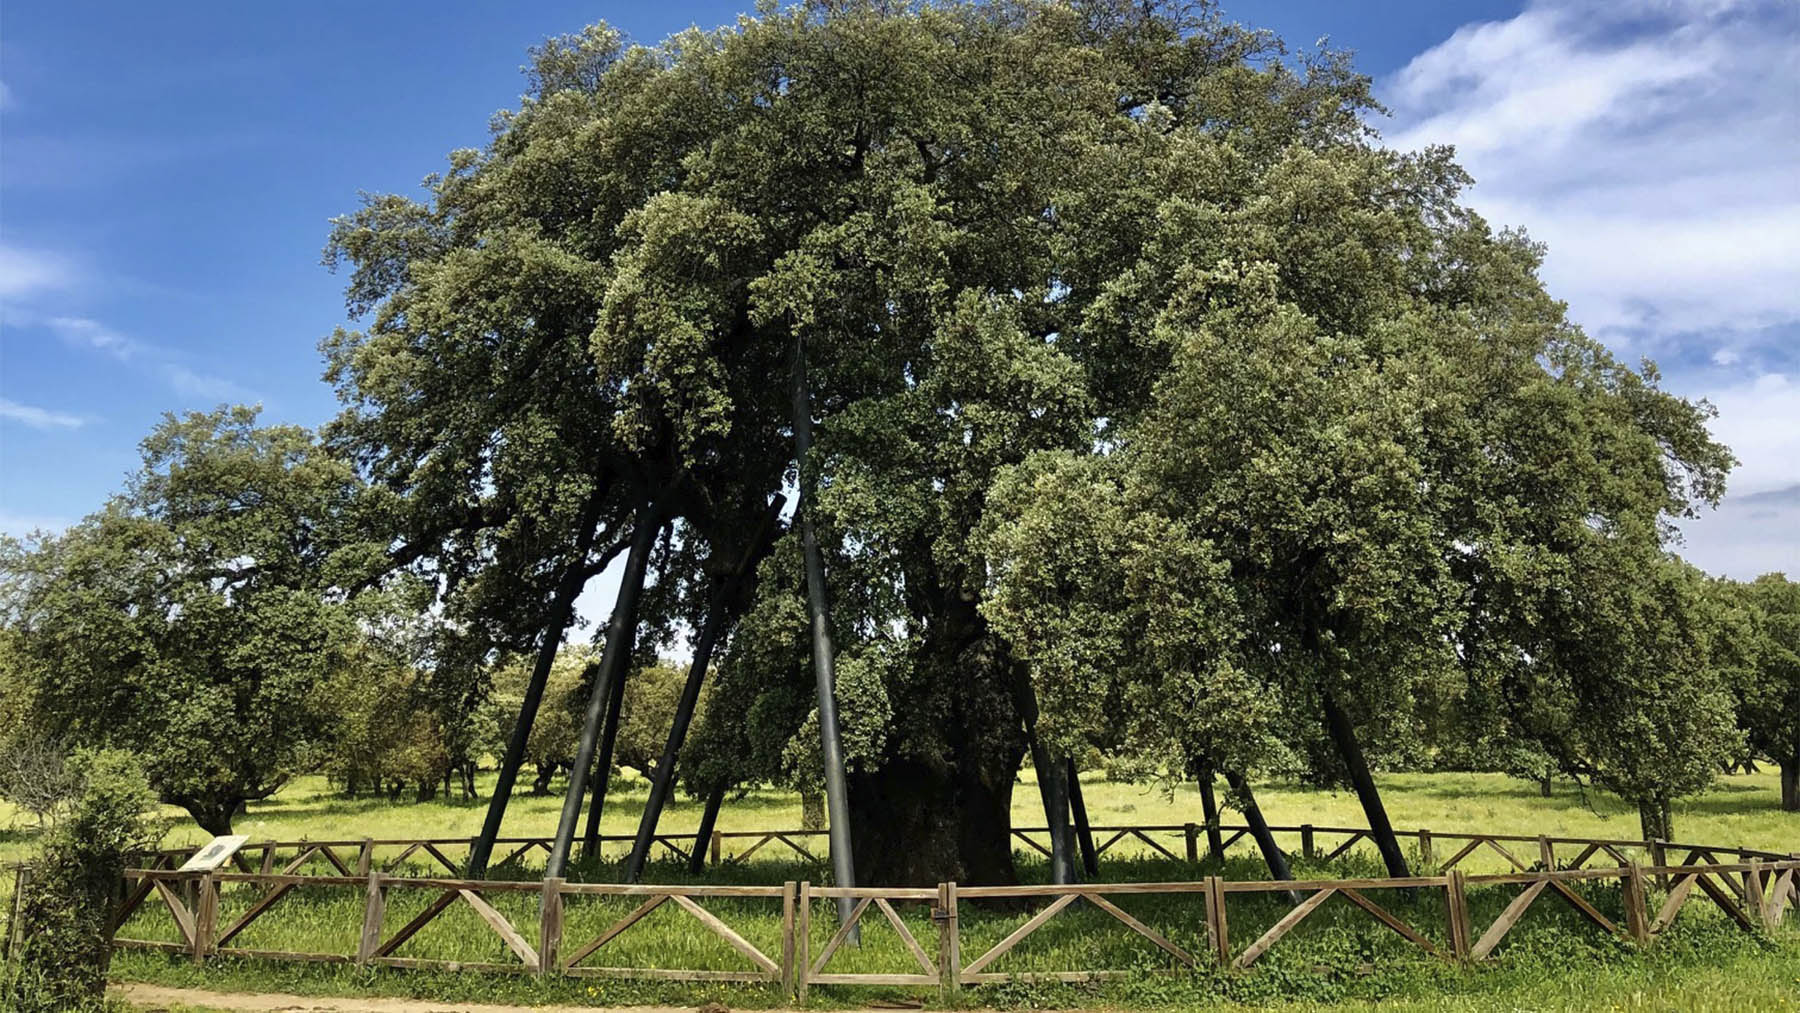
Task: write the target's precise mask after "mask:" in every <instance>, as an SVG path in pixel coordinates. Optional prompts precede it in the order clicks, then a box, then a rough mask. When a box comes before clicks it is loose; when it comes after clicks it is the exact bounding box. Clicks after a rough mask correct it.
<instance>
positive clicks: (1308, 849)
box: [1300, 823, 1319, 861]
mask: <svg viewBox="0 0 1800 1013" xmlns="http://www.w3.org/2000/svg"><path fill="white" fill-rule="evenodd" d="M1300 853H1301V854H1302V855H1305V856H1306V858H1307V860H1308V861H1311V860H1312V859H1314V858H1317V857H1319V855H1318V849H1317V848H1315V847H1313V825H1312V824H1311V823H1302V824H1300Z"/></svg>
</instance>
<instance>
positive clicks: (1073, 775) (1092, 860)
mask: <svg viewBox="0 0 1800 1013" xmlns="http://www.w3.org/2000/svg"><path fill="white" fill-rule="evenodd" d="M1069 811H1070V812H1071V813H1072V814H1073V815H1074V817H1075V841H1076V843H1077V844H1080V845H1081V871H1082V874H1083V875H1085V876H1086V877H1087V878H1088V879H1090V880H1091V879H1094V878H1096V877H1098V876H1099V875H1100V853H1099V852H1098V851H1095V850H1094V828H1093V826H1092V825H1091V824H1089V823H1088V813H1087V802H1086V800H1084V799H1083V798H1082V797H1081V775H1080V772H1079V771H1077V770H1076V769H1075V761H1074V760H1070V761H1069Z"/></svg>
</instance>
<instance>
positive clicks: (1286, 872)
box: [1225, 770, 1300, 904]
mask: <svg viewBox="0 0 1800 1013" xmlns="http://www.w3.org/2000/svg"><path fill="white" fill-rule="evenodd" d="M1225 781H1226V783H1228V784H1230V785H1231V790H1232V791H1234V792H1237V794H1238V797H1239V798H1240V799H1242V800H1243V810H1244V822H1245V823H1248V824H1250V836H1251V837H1254V838H1256V846H1257V847H1258V848H1259V849H1261V851H1262V856H1263V861H1264V862H1267V863H1268V865H1269V875H1270V876H1273V877H1274V878H1276V879H1293V878H1294V871H1293V870H1292V869H1290V868H1289V867H1288V860H1287V854H1286V853H1285V852H1283V851H1282V850H1281V846H1280V845H1278V844H1276V843H1275V834H1274V833H1273V832H1272V831H1270V830H1269V821H1268V820H1265V819H1263V814H1262V807H1261V806H1258V805H1257V804H1256V796H1255V795H1254V794H1252V793H1251V791H1250V782H1249V781H1248V780H1246V779H1245V778H1244V775H1243V774H1240V773H1238V772H1237V771H1235V770H1227V771H1226V772H1225ZM1287 895H1288V900H1289V901H1290V902H1291V903H1294V904H1298V903H1300V894H1299V893H1297V892H1296V891H1293V890H1289V891H1288V894H1287Z"/></svg>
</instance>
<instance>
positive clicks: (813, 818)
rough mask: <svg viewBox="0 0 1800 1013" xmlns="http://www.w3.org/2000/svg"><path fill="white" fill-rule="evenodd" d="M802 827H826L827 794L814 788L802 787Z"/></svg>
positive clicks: (814, 828)
mask: <svg viewBox="0 0 1800 1013" xmlns="http://www.w3.org/2000/svg"><path fill="white" fill-rule="evenodd" d="M800 829H802V830H823V829H825V796H824V795H823V794H821V793H819V792H818V791H816V790H814V789H812V788H802V789H800Z"/></svg>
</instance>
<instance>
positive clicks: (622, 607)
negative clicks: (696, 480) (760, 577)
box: [544, 504, 662, 879]
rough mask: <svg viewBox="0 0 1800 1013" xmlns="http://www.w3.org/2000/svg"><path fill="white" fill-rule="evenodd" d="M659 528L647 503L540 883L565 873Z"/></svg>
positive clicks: (634, 535) (633, 538)
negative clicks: (614, 686) (590, 769)
mask: <svg viewBox="0 0 1800 1013" xmlns="http://www.w3.org/2000/svg"><path fill="white" fill-rule="evenodd" d="M660 527H662V524H661V519H660V517H658V515H657V511H656V508H655V507H654V506H653V505H651V504H645V506H644V507H643V508H642V509H640V510H639V511H638V518H637V529H636V530H635V531H633V532H632V533H631V552H630V554H629V555H627V556H626V557H625V574H624V576H623V577H622V578H621V579H620V581H619V597H618V599H617V600H615V601H614V602H613V614H612V624H611V626H610V627H609V628H608V629H607V631H606V649H605V650H604V651H603V652H601V655H600V674H599V675H598V676H596V677H595V679H594V689H593V692H591V693H589V694H588V705H587V716H586V720H584V721H583V722H582V726H581V741H580V742H579V743H578V744H577V746H576V749H575V765H574V766H573V767H572V768H571V769H570V770H569V790H568V792H567V794H565V795H564V796H563V808H562V817H561V818H560V819H559V820H558V821H557V824H556V843H555V844H553V845H552V846H551V848H550V860H549V861H548V862H546V863H545V865H544V878H546V879H563V878H565V875H566V873H567V872H568V869H569V846H570V844H571V843H573V841H574V838H575V824H576V822H577V821H578V820H580V818H581V803H582V798H583V795H585V794H586V792H587V776H588V770H589V768H591V767H592V766H593V765H594V752H595V750H596V748H597V747H598V745H599V738H600V722H601V719H602V718H604V717H605V712H606V702H607V700H608V699H609V698H611V696H612V683H613V680H615V679H623V678H624V677H625V663H626V661H627V659H629V658H630V656H631V641H632V638H633V636H634V635H635V634H636V632H637V599H638V594H639V593H640V592H642V591H643V589H644V571H645V570H646V569H647V568H648V567H649V563H650V548H651V546H652V545H654V544H655V542H656V532H657V529H659V528H660Z"/></svg>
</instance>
